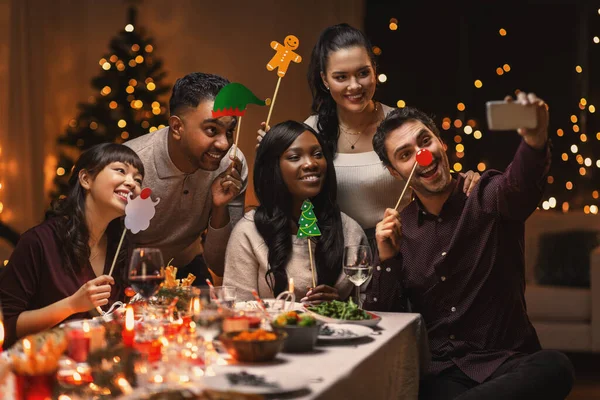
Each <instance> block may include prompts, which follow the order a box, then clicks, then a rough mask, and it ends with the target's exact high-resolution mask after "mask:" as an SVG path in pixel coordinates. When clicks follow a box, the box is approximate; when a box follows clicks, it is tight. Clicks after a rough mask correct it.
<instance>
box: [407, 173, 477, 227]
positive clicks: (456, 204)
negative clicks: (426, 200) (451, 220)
mask: <svg viewBox="0 0 600 400" xmlns="http://www.w3.org/2000/svg"><path fill="white" fill-rule="evenodd" d="M452 179H453V180H454V181H455V182H456V183H455V185H454V189H453V190H452V193H451V194H450V196H449V197H448V198H447V199H446V202H445V203H444V205H443V206H442V210H441V211H440V215H434V214H431V213H429V212H428V211H427V210H426V209H425V207H424V206H423V203H421V200H420V199H419V196H416V195H415V203H416V204H417V224H418V226H421V225H422V224H423V223H424V222H425V221H427V220H432V221H433V220H437V219H438V218H446V216H448V215H449V214H450V215H451V214H455V213H456V212H460V211H461V210H462V209H463V206H464V204H465V201H466V199H467V195H466V194H465V193H464V192H463V190H462V188H463V186H464V184H465V178H464V177H463V176H462V175H461V174H452Z"/></svg>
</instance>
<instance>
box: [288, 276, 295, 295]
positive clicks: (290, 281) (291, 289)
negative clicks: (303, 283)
mask: <svg viewBox="0 0 600 400" xmlns="http://www.w3.org/2000/svg"><path fill="white" fill-rule="evenodd" d="M288 292H292V293H294V278H290V279H289V283H288Z"/></svg>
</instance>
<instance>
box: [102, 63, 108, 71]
mask: <svg viewBox="0 0 600 400" xmlns="http://www.w3.org/2000/svg"><path fill="white" fill-rule="evenodd" d="M102 69H103V70H105V71H108V70H109V69H110V63H109V62H105V63H104V64H102Z"/></svg>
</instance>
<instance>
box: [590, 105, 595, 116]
mask: <svg viewBox="0 0 600 400" xmlns="http://www.w3.org/2000/svg"><path fill="white" fill-rule="evenodd" d="M588 111H589V112H590V113H592V114H593V113H595V112H596V107H595V106H594V105H593V104H590V105H589V106H588Z"/></svg>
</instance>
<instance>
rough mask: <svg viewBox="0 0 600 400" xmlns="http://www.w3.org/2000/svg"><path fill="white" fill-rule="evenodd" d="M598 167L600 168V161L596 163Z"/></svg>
mask: <svg viewBox="0 0 600 400" xmlns="http://www.w3.org/2000/svg"><path fill="white" fill-rule="evenodd" d="M596 167H598V168H600V160H598V161H596Z"/></svg>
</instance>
